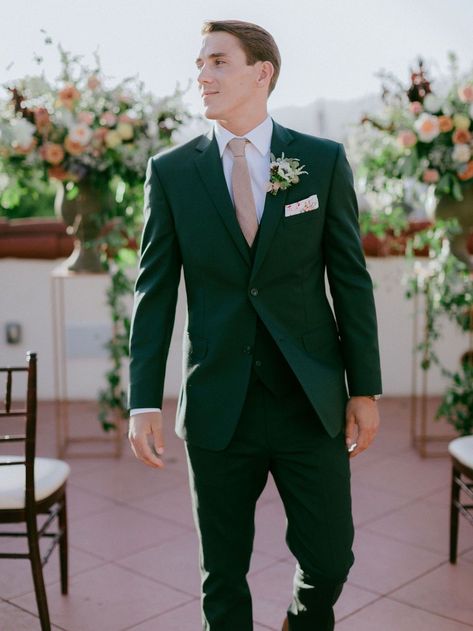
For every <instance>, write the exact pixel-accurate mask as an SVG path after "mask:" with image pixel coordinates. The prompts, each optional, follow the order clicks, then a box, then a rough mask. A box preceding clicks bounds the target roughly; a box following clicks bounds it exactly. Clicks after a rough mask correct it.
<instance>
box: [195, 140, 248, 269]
mask: <svg viewBox="0 0 473 631" xmlns="http://www.w3.org/2000/svg"><path fill="white" fill-rule="evenodd" d="M196 150H197V151H198V152H199V153H198V154H197V156H196V157H195V164H196V166H197V169H198V171H199V175H200V177H201V178H202V181H203V182H204V185H205V188H206V189H207V193H208V194H209V197H210V198H211V200H212V202H213V204H214V206H215V208H216V209H217V211H218V213H219V214H220V217H221V218H222V220H223V222H224V224H225V226H226V228H227V230H228V232H229V233H230V236H231V237H232V239H233V241H234V242H235V245H236V247H237V248H238V250H239V252H240V254H241V255H242V257H243V258H244V259H245V261H246V263H247V264H248V266H250V265H251V257H250V250H249V246H248V243H247V241H246V239H245V237H244V235H243V232H242V231H241V228H240V224H239V223H238V219H237V218H236V213H235V208H234V206H233V202H232V198H231V197H230V193H229V191H228V187H227V182H226V180H225V174H224V172H223V165H222V159H221V158H220V153H219V150H218V143H217V139H216V138H215V135H214V134H213V131H211V132H210V133H209V134H205V135H203V136H202V137H201V139H200V142H199V143H198V144H197V145H196Z"/></svg>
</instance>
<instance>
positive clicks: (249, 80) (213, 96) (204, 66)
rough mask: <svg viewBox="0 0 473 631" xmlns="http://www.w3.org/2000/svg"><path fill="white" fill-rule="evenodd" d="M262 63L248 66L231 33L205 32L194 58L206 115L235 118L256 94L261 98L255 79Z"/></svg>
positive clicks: (236, 39)
mask: <svg viewBox="0 0 473 631" xmlns="http://www.w3.org/2000/svg"><path fill="white" fill-rule="evenodd" d="M262 63H263V62H261V61H257V62H256V63H255V65H254V66H247V65H246V57H245V53H244V51H243V49H242V48H241V46H240V42H239V40H238V38H237V37H235V36H234V35H231V34H230V33H224V32H215V33H208V34H207V35H205V36H204V39H203V41H202V48H201V49H200V51H199V54H198V56H197V60H196V66H197V70H198V77H197V81H198V84H199V91H200V94H201V96H202V102H203V104H204V108H205V111H204V114H205V117H206V118H209V119H217V120H228V119H231V118H234V117H236V116H238V115H239V114H242V113H244V112H245V111H246V110H247V108H248V105H249V103H251V102H252V101H254V99H255V98H256V97H258V98H261V91H262V88H261V87H259V88H258V86H257V83H256V81H257V77H258V76H259V73H260V69H261V64H262ZM265 94H266V92H265Z"/></svg>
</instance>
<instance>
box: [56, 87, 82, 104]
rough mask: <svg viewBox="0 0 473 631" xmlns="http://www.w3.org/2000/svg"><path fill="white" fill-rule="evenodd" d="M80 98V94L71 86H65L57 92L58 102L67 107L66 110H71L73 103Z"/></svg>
mask: <svg viewBox="0 0 473 631" xmlns="http://www.w3.org/2000/svg"><path fill="white" fill-rule="evenodd" d="M79 97H80V92H79V90H77V88H76V87H75V86H73V85H66V87H64V88H63V89H62V90H60V91H59V94H58V100H59V103H60V104H61V105H64V107H67V109H72V108H73V106H74V102H75V101H77V100H78V99H79Z"/></svg>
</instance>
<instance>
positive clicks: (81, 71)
mask: <svg viewBox="0 0 473 631" xmlns="http://www.w3.org/2000/svg"><path fill="white" fill-rule="evenodd" d="M45 42H46V43H47V44H50V43H51V39H50V38H47V39H46V40H45ZM58 48H59V51H60V54H61V62H62V72H61V74H60V76H59V77H58V79H57V80H56V82H54V83H51V82H49V81H48V80H47V79H46V77H45V75H44V71H43V73H42V74H41V75H40V76H27V77H24V78H20V79H17V80H14V81H12V82H8V83H7V84H4V85H3V87H4V88H5V89H6V90H7V91H8V92H9V93H10V98H9V99H8V100H6V101H4V102H3V107H2V106H1V104H0V161H1V162H2V164H3V166H4V169H5V170H6V171H7V172H10V173H12V174H14V173H15V172H16V171H18V170H19V169H27V170H30V171H35V172H38V171H40V172H42V175H43V176H44V178H46V179H50V178H54V179H57V180H61V181H71V182H80V181H81V180H82V179H84V178H86V177H89V178H90V179H91V180H92V181H94V183H97V184H98V183H100V182H109V181H110V180H111V178H112V177H114V176H118V177H119V178H120V179H121V180H122V181H123V182H125V183H129V184H136V183H139V182H141V183H142V181H143V178H144V176H145V170H146V163H147V159H148V158H149V156H150V155H153V154H154V153H156V152H157V151H158V150H159V149H160V148H161V147H163V145H166V144H168V142H167V141H168V140H169V138H170V137H171V135H172V133H173V132H174V131H175V130H176V129H177V128H178V127H179V126H180V125H181V124H182V123H183V122H185V121H186V119H188V118H189V117H190V116H189V114H188V113H187V111H186V110H185V109H184V107H183V105H182V99H181V97H182V94H183V92H182V91H181V90H180V89H179V88H178V87H177V88H176V91H175V94H174V95H172V96H170V97H167V98H163V99H157V98H156V97H154V96H153V95H152V94H151V93H147V92H145V90H144V87H143V83H142V82H141V81H139V80H138V78H137V77H128V78H126V79H124V80H122V81H121V82H119V83H118V84H115V85H113V86H110V87H107V82H106V77H105V76H104V74H103V71H102V69H101V64H100V59H99V57H98V55H95V67H94V68H92V69H90V68H88V67H86V66H83V65H82V64H81V63H80V62H79V57H72V56H71V55H70V53H68V52H66V51H64V50H63V49H62V47H61V46H60V45H59V46H58ZM38 63H42V60H41V59H40V60H39V61H38Z"/></svg>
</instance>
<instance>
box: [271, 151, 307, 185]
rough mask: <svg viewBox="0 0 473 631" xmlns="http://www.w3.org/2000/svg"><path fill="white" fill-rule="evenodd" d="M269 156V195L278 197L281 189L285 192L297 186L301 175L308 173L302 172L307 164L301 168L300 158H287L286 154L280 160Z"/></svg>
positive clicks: (272, 155)
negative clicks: (290, 187)
mask: <svg viewBox="0 0 473 631" xmlns="http://www.w3.org/2000/svg"><path fill="white" fill-rule="evenodd" d="M269 155H270V157H271V162H270V165H269V182H268V188H267V192H268V193H272V194H273V195H276V194H277V192H278V191H279V189H282V190H283V191H284V190H285V189H286V188H289V186H292V184H297V182H298V181H299V179H300V178H299V176H300V175H302V174H303V173H307V171H303V170H302V169H303V168H304V167H305V164H303V165H302V166H299V162H300V160H299V158H285V157H284V152H283V153H282V155H281V157H280V158H276V157H275V155H274V154H273V153H270V154H269Z"/></svg>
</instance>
